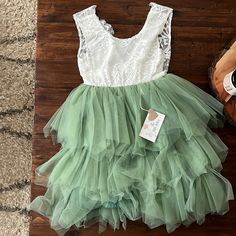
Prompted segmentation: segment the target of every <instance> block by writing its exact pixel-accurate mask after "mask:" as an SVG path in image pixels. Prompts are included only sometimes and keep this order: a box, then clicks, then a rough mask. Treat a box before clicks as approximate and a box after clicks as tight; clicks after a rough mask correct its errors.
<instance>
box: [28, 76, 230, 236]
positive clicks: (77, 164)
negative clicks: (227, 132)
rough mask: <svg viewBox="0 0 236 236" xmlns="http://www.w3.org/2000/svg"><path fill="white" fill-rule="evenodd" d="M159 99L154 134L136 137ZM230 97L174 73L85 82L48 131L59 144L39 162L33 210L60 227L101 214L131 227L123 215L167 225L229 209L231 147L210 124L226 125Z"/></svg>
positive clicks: (104, 221)
mask: <svg viewBox="0 0 236 236" xmlns="http://www.w3.org/2000/svg"><path fill="white" fill-rule="evenodd" d="M141 106H142V107H145V108H146V109H149V108H152V109H154V110H156V111H159V112H161V113H163V114H165V115H166V118H165V120H164V123H163V125H162V127H161V130H160V133H159V135H158V137H157V140H156V142H154V143H153V142H150V141H148V140H146V139H144V138H142V137H140V136H139V133H140V130H141V127H142V125H143V122H144V120H145V118H146V116H147V112H146V111H144V110H142V109H141ZM224 121H225V118H224V115H223V105H222V104H221V103H220V102H218V101H217V100H216V99H215V98H213V97H212V96H211V95H209V94H207V93H206V92H204V91H203V90H201V89H200V88H198V87H197V86H195V85H194V84H192V83H190V82H188V81H187V80H185V79H183V78H181V77H179V76H176V75H174V74H166V75H165V76H163V77H161V78H158V79H154V80H152V81H149V82H145V83H141V84H136V85H129V86H120V87H98V86H91V85H87V84H83V83H82V84H80V85H79V86H78V87H76V88H74V89H73V90H72V91H71V92H70V94H69V95H68V97H67V99H66V100H65V102H64V103H63V104H62V105H61V106H60V107H59V108H58V110H57V111H56V112H55V113H54V115H53V116H52V117H51V119H50V120H49V121H48V123H47V124H46V125H45V127H44V129H43V131H44V135H45V137H48V136H49V134H51V137H52V138H53V142H54V143H60V144H61V148H60V150H59V151H58V152H57V153H56V154H55V155H54V156H52V157H51V159H50V160H48V161H47V162H45V163H43V164H42V165H40V166H38V167H37V168H36V170H35V173H36V176H35V184H38V185H43V186H46V187H47V191H46V193H45V195H44V196H38V197H36V198H35V199H34V200H33V201H32V202H31V203H30V204H29V205H28V206H27V208H28V210H33V211H36V212H38V213H40V214H42V215H44V216H46V217H48V219H49V221H50V225H51V227H52V228H53V229H54V230H56V231H57V233H58V234H59V235H64V234H65V232H66V231H68V230H69V228H70V227H71V226H73V225H74V226H76V227H78V228H80V227H89V226H90V225H92V224H94V223H97V222H98V223H99V232H102V231H104V230H105V229H106V227H107V225H108V224H110V225H111V226H112V227H113V229H114V230H115V229H119V227H120V224H122V227H123V228H124V229H126V225H127V222H126V220H127V219H129V220H137V219H142V221H143V222H144V223H145V224H147V225H148V226H149V227H150V228H154V227H158V226H160V225H165V227H166V230H167V232H168V233H170V232H173V231H174V230H175V229H176V228H177V227H178V226H180V225H181V224H183V225H185V226H188V225H190V224H191V223H192V222H194V221H196V222H197V223H198V224H201V223H203V222H204V220H205V215H206V214H208V213H211V214H213V213H214V214H220V215H223V214H225V213H226V212H228V211H229V203H228V201H229V200H233V199H234V195H233V190H232V186H231V184H230V182H229V181H228V180H227V179H226V178H225V177H223V176H222V175H221V173H220V171H221V170H222V163H223V162H224V160H225V158H226V156H227V152H228V148H227V146H226V145H225V144H224V143H223V142H222V141H221V139H220V138H219V136H218V135H217V134H216V133H214V132H213V131H212V130H211V129H210V128H217V127H223V125H224Z"/></svg>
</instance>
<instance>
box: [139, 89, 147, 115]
mask: <svg viewBox="0 0 236 236" xmlns="http://www.w3.org/2000/svg"><path fill="white" fill-rule="evenodd" d="M140 91H141V93H142V94H144V92H143V90H142V89H141V88H140ZM141 103H142V95H140V104H139V105H140V108H141V109H142V110H144V111H147V112H149V110H147V109H145V108H143V107H142V104H141Z"/></svg>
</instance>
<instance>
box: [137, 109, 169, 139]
mask: <svg viewBox="0 0 236 236" xmlns="http://www.w3.org/2000/svg"><path fill="white" fill-rule="evenodd" d="M164 119H165V115H164V114H162V113H160V112H157V111H154V110H152V109H149V110H148V114H147V116H146V119H145V121H144V123H143V126H142V129H141V131H140V134H139V136H140V137H142V138H145V139H147V140H149V141H151V142H155V141H156V138H157V136H158V133H159V132H160V129H161V126H162V124H163V121H164Z"/></svg>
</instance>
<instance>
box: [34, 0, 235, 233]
mask: <svg viewBox="0 0 236 236" xmlns="http://www.w3.org/2000/svg"><path fill="white" fill-rule="evenodd" d="M148 3H149V2H148V1H145V2H143V1H127V0H120V1H109V2H106V1H95V2H91V1H90V2H88V1H86V0H81V1H74V0H72V1H70V2H68V1H67V0H57V1H56V0H51V1H46V0H41V1H38V12H37V17H38V24H37V29H38V32H37V51H36V90H35V120H34V121H35V122H34V131H33V141H32V142H33V153H32V154H33V162H32V165H33V166H32V181H34V170H35V168H37V166H39V165H40V164H42V163H44V162H45V161H47V160H49V159H50V158H52V156H53V155H55V154H56V153H57V152H58V151H59V148H60V144H57V145H53V144H52V140H51V137H48V138H44V136H43V127H44V125H46V122H47V121H48V120H49V119H50V117H51V116H52V115H53V114H54V112H55V111H56V110H57V109H58V108H59V107H60V106H61V105H62V103H63V102H64V101H65V99H66V98H67V96H68V95H69V93H70V91H71V90H72V89H73V88H75V87H77V86H79V85H80V84H81V83H82V82H83V79H82V77H81V76H80V73H79V68H78V65H77V61H76V56H77V51H78V47H79V43H80V42H79V38H78V32H77V29H76V26H75V23H74V20H73V18H72V14H73V13H75V12H77V11H79V10H82V9H84V8H86V7H88V6H90V5H92V4H97V15H99V16H100V18H104V19H106V21H107V22H108V23H110V24H112V26H113V28H114V30H115V36H117V37H124V38H125V37H130V36H132V35H134V34H136V33H137V32H139V30H140V29H141V27H142V25H143V23H144V19H145V17H146V14H147V12H148V10H149V7H148ZM158 3H159V4H163V5H166V6H169V7H172V8H173V9H174V17H173V20H172V57H171V64H170V69H169V71H170V72H172V73H174V74H177V75H179V76H182V77H184V78H186V79H187V80H189V81H191V82H192V83H194V84H196V85H197V86H199V87H200V88H202V89H203V90H204V91H206V92H208V93H211V91H210V87H209V84H208V68H209V67H210V66H211V63H212V61H213V60H214V57H215V56H216V55H217V54H218V53H219V52H220V51H221V50H222V48H224V46H225V45H226V44H227V43H228V42H229V41H230V40H231V38H232V37H233V36H234V35H235V34H236V18H235V11H236V6H235V1H234V0H225V1H222V0H205V1H192V0H181V1H180V0H160V1H158ZM214 131H215V132H216V133H217V134H218V135H219V136H220V138H221V139H222V140H223V142H225V144H226V145H227V146H228V147H229V155H228V157H227V159H226V161H225V162H224V164H223V167H224V169H223V170H222V174H223V175H224V176H225V177H226V178H228V179H229V180H230V182H231V183H232V185H233V186H235V184H236V173H235V169H236V161H235V158H234V157H235V156H236V139H235V129H232V127H231V126H229V125H228V124H226V125H225V127H224V128H223V129H214ZM45 191H46V188H44V187H41V186H37V185H35V184H34V183H33V184H32V188H31V192H32V195H31V200H33V199H34V198H35V197H36V196H39V195H42V194H44V193H45ZM235 220H236V202H235V201H230V211H229V212H228V213H227V214H226V215H225V216H223V217H222V216H217V215H208V216H207V217H206V221H205V223H204V224H203V225H201V226H199V225H197V224H196V223H193V224H192V225H191V226H190V227H188V228H185V227H184V226H181V227H180V228H178V229H177V230H176V231H175V232H174V233H172V235H173V236H174V235H181V236H189V235H191V236H209V235H210V234H214V235H215V236H223V235H224V236H233V235H235V231H236V226H235ZM127 223H128V225H127V230H126V231H124V230H123V229H122V228H121V229H120V230H117V231H115V232H114V231H113V230H112V229H111V227H109V228H108V229H107V231H105V232H103V235H104V236H106V235H109V236H110V235H122V236H125V235H130V236H131V235H135V236H141V235H142V236H143V235H150V236H151V235H157V234H158V235H159V236H163V235H165V236H166V235H168V233H167V232H166V230H165V228H164V227H159V228H156V229H152V230H151V229H149V228H148V227H147V226H146V225H145V224H143V223H142V222H141V221H140V220H139V221H135V222H132V221H128V222H127ZM97 230H98V228H97V225H94V226H92V227H90V228H87V229H83V228H82V229H80V235H83V236H89V235H93V236H95V235H99V234H98V232H97ZM39 235H40V236H41V235H47V236H54V235H55V236H56V235H57V234H56V232H55V231H53V230H52V229H50V225H49V222H48V220H47V219H46V218H45V217H42V216H40V215H38V214H36V213H32V222H31V224H30V236H39ZM67 235H78V234H77V232H75V231H74V229H73V228H72V229H71V231H70V232H69V233H68V234H67Z"/></svg>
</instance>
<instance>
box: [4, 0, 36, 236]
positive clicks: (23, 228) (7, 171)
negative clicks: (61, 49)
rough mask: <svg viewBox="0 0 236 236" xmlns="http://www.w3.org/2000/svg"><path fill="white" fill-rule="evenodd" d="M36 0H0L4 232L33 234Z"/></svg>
mask: <svg viewBox="0 0 236 236" xmlns="http://www.w3.org/2000/svg"><path fill="white" fill-rule="evenodd" d="M36 9H37V2H36V1H35V0H24V1H23V0H16V1H13V0H0V131H1V132H0V156H1V161H0V229H1V230H0V236H18V235H20V236H26V235H28V234H29V221H30V218H29V215H28V212H27V211H26V210H25V206H26V204H28V203H29V202H30V191H31V189H30V184H31V162H32V156H31V152H32V145H31V139H32V128H33V115H34V86H35V44H36V15H37V14H36Z"/></svg>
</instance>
